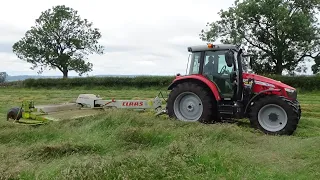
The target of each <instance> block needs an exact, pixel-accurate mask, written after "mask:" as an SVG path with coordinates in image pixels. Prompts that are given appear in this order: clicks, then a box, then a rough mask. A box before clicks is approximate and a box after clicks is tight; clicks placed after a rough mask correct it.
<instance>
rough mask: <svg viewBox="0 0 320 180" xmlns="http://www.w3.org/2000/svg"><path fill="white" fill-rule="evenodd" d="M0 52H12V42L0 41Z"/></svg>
mask: <svg viewBox="0 0 320 180" xmlns="http://www.w3.org/2000/svg"><path fill="white" fill-rule="evenodd" d="M0 52H2V53H12V44H10V43H3V42H0Z"/></svg>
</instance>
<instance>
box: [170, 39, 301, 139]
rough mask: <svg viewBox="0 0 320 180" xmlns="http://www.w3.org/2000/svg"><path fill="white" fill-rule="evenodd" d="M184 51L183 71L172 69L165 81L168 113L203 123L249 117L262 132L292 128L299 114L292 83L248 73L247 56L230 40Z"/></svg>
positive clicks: (287, 131) (285, 132)
mask: <svg viewBox="0 0 320 180" xmlns="http://www.w3.org/2000/svg"><path fill="white" fill-rule="evenodd" d="M188 51H189V52H190V53H191V63H190V65H189V72H188V74H187V75H185V76H181V75H180V74H177V76H176V78H175V79H174V81H173V82H172V83H171V84H170V86H169V87H168V90H171V92H170V94H169V97H168V100H167V107H166V111H167V113H168V115H169V116H170V117H173V118H176V119H179V120H182V121H199V122H203V123H214V122H218V121H222V120H233V119H243V118H248V119H249V120H250V124H251V126H252V127H253V128H256V129H260V130H261V131H263V132H264V133H266V134H273V135H276V134H278V135H291V134H293V132H294V131H295V130H296V128H297V125H298V123H299V120H300V116H301V108H300V104H299V102H298V100H297V91H296V89H295V88H293V87H291V86H288V85H286V84H284V83H281V82H280V81H276V80H273V79H270V78H267V77H263V76H260V75H256V74H251V73H249V69H250V68H249V65H248V64H249V63H246V61H245V57H246V56H245V55H244V53H243V50H242V49H240V48H238V47H237V46H235V45H229V44H219V45H213V44H208V45H202V46H193V47H188ZM189 57H190V56H189Z"/></svg>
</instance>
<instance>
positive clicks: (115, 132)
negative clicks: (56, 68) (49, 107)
mask: <svg viewBox="0 0 320 180" xmlns="http://www.w3.org/2000/svg"><path fill="white" fill-rule="evenodd" d="M80 93H94V94H100V95H101V96H102V97H104V98H116V99H138V98H141V99H149V98H153V97H155V96H156V95H157V94H158V90H153V89H149V90H137V89H127V90H105V89H100V90H85V89H82V90H81V89H70V90H41V89H40V90H35V89H10V88H9V89H5V88H0V115H1V121H0V129H1V133H0V159H1V161H0V178H1V179H9V178H12V179H319V178H320V171H319V167H320V143H319V142H320V97H319V95H320V93H315V92H313V93H309V94H308V93H304V94H299V100H300V101H301V103H302V111H303V114H302V119H301V122H300V124H299V127H298V129H297V131H296V133H295V134H294V135H293V136H282V137H279V136H267V135H264V134H262V133H260V132H259V131H254V130H253V129H251V128H249V124H248V122H247V121H245V120H243V121H241V123H233V124H231V123H225V124H214V125H204V124H200V123H183V122H179V121H175V120H171V119H168V118H167V117H166V116H161V117H154V116H153V114H152V112H144V113H142V112H135V111H128V110H112V111H110V112H109V113H107V114H104V115H100V116H96V117H88V118H80V119H77V120H69V121H62V122H52V123H50V124H47V125H44V126H38V127H30V126H24V125H15V124H12V123H8V122H6V121H5V115H6V111H7V110H8V109H9V108H10V107H13V106H17V105H19V103H20V102H21V100H23V99H34V100H35V102H36V104H48V103H59V102H66V101H73V100H75V98H76V97H77V95H78V94H80Z"/></svg>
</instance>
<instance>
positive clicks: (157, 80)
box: [0, 76, 320, 91]
mask: <svg viewBox="0 0 320 180" xmlns="http://www.w3.org/2000/svg"><path fill="white" fill-rule="evenodd" d="M267 77H270V78H272V79H275V80H278V81H281V82H283V83H285V84H288V85H290V86H293V87H295V88H298V89H301V90H307V91H310V90H318V89H320V77H319V76H296V77H289V76H267ZM173 79H174V76H138V77H87V78H69V79H27V80H25V81H18V82H9V83H5V84H2V85H1V84H0V86H17V87H26V88H72V87H101V86H102V87H115V88H117V87H119V88H122V87H135V88H148V87H159V88H160V87H167V86H168V85H169V84H170V83H171V82H172V80H173Z"/></svg>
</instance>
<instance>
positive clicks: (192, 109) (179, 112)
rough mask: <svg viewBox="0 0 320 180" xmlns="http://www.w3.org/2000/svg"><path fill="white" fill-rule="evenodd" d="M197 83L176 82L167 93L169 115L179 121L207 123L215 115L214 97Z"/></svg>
mask: <svg viewBox="0 0 320 180" xmlns="http://www.w3.org/2000/svg"><path fill="white" fill-rule="evenodd" d="M210 93H211V92H209V91H208V90H206V89H205V88H203V87H201V86H199V85H198V84H194V83H190V82H186V83H181V84H178V85H177V86H176V87H175V88H174V89H173V90H172V91H171V92H170V94H169V97H168V101H167V112H168V115H169V117H171V118H176V119H178V120H181V121H188V122H195V121H199V122H203V123H209V122H211V121H212V120H213V119H215V116H216V113H215V112H216V110H217V109H216V106H215V104H216V103H215V100H214V99H213V98H214V97H212V96H211V94H210Z"/></svg>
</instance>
